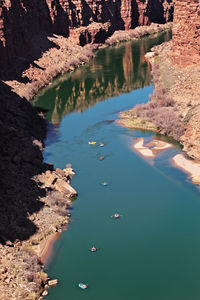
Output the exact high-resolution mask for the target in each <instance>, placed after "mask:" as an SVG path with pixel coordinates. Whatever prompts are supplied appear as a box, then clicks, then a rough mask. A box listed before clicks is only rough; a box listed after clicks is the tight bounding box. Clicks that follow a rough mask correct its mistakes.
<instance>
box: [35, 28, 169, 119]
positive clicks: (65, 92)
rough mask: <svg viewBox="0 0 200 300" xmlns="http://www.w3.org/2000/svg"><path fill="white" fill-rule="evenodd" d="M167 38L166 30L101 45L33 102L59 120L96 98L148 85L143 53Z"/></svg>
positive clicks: (98, 99) (148, 66) (148, 80)
mask: <svg viewBox="0 0 200 300" xmlns="http://www.w3.org/2000/svg"><path fill="white" fill-rule="evenodd" d="M170 38H171V34H170V32H167V33H162V34H159V35H154V36H152V37H148V38H143V39H141V40H140V41H133V42H131V43H130V42H127V43H123V44H119V45H118V46H117V47H111V48H105V49H101V50H100V51H98V53H97V55H96V57H95V58H94V59H93V60H92V61H91V62H90V64H88V65H86V66H83V67H81V68H79V69H77V70H76V71H75V72H74V73H73V74H71V75H70V74H65V75H64V76H62V77H60V78H59V79H58V80H55V81H54V82H53V85H52V88H48V89H43V90H42V91H41V92H40V93H39V95H38V96H37V98H36V99H35V101H34V105H35V106H37V107H42V108H43V109H45V110H47V111H48V112H47V113H46V117H47V120H48V121H49V122H51V123H53V124H59V123H60V121H61V119H62V117H64V116H65V115H67V114H69V113H70V112H82V111H84V110H85V109H87V108H88V107H91V106H93V105H94V104H96V103H97V102H100V101H103V100H105V99H108V98H110V97H115V96H118V95H120V94H122V93H128V92H130V91H132V90H135V89H141V88H143V87H145V86H148V85H149V84H150V83H151V66H150V64H149V63H148V62H147V61H146V60H145V57H144V54H145V53H146V52H148V51H149V50H150V49H151V48H152V47H153V46H154V45H156V44H160V43H162V42H164V41H167V40H169V39H170ZM110 69H112V72H110Z"/></svg>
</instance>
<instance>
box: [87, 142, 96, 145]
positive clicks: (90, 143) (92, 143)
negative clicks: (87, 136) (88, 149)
mask: <svg viewBox="0 0 200 300" xmlns="http://www.w3.org/2000/svg"><path fill="white" fill-rule="evenodd" d="M96 143H97V142H88V144H89V145H95V144H96Z"/></svg>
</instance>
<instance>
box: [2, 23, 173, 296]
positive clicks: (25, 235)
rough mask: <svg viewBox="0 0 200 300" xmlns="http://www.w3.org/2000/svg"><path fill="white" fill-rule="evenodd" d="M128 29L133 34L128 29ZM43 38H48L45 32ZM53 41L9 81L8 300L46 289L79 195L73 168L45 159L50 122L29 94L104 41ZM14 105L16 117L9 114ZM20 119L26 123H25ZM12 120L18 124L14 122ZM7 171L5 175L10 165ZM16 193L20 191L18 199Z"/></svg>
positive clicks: (90, 54) (5, 280) (5, 274)
mask: <svg viewBox="0 0 200 300" xmlns="http://www.w3.org/2000/svg"><path fill="white" fill-rule="evenodd" d="M167 26H171V25H167ZM145 28H146V27H145ZM145 28H141V29H137V38H139V37H140V36H144V35H148V34H150V33H156V32H157V30H158V31H159V32H160V30H161V28H163V30H166V25H159V26H158V25H155V24H153V25H152V26H150V27H148V28H147V29H149V31H148V30H147V29H145ZM152 30H153V32H152ZM139 31H140V34H139V33H138V32H139ZM121 34H122V33H121ZM124 34H126V36H127V33H124ZM131 36H132V34H131ZM131 36H130V38H131ZM38 38H39V40H40V42H41V43H42V42H43V40H42V36H40V37H38ZM49 41H50V42H52V43H54V47H52V48H51V49H50V50H49V51H46V52H44V54H43V56H42V57H41V58H40V59H39V60H37V61H34V63H32V64H31V65H30V66H29V67H28V68H27V69H25V70H24V71H23V73H22V74H20V71H19V73H18V76H16V78H17V79H15V80H5V81H4V82H3V89H2V91H3V92H2V99H5V100H6V101H5V103H3V106H2V108H3V117H4V118H3V120H2V124H3V129H5V131H3V133H2V135H4V136H5V137H8V138H6V139H5V141H3V143H2V145H4V149H7V151H6V153H5V156H6V157H4V155H2V164H1V167H2V168H3V166H4V164H3V162H4V161H8V162H9V163H8V164H7V169H8V170H6V172H7V174H6V176H4V179H5V181H6V182H4V186H5V193H7V190H9V189H8V188H7V187H8V182H10V185H15V186H14V188H13V191H12V193H10V194H9V201H12V202H13V203H12V205H11V208H9V207H6V206H5V208H4V207H2V212H3V215H4V216H3V215H2V220H3V222H2V223H4V225H5V226H2V225H1V227H2V228H1V232H2V233H1V236H0V237H1V239H2V240H3V243H4V244H2V245H0V254H1V257H3V259H2V260H1V270H0V273H1V281H0V294H1V297H2V299H4V300H7V299H16V300H18V299H27V300H33V299H37V298H38V297H39V296H40V295H41V294H42V292H43V287H44V285H45V284H46V282H47V274H45V273H44V272H43V271H42V265H41V259H43V257H44V258H45V259H46V255H47V254H48V252H49V251H48V250H49V247H51V246H52V243H53V242H54V234H55V233H56V232H57V231H62V228H63V226H66V225H67V224H68V222H69V217H68V216H66V214H67V208H68V207H69V206H70V205H71V199H70V197H71V196H73V195H74V194H76V193H75V192H74V191H73V190H71V188H70V186H69V185H68V181H70V180H71V178H70V174H67V173H66V172H67V171H69V170H67V169H66V170H56V171H54V170H53V166H51V165H47V164H44V163H43V161H42V160H43V158H42V151H43V146H44V139H45V133H46V124H45V121H44V119H43V116H42V114H41V113H40V114H39V115H38V112H37V111H36V110H35V109H34V108H32V106H31V105H30V103H29V102H27V101H26V100H25V99H27V100H31V99H32V97H33V95H35V93H37V91H38V90H39V89H40V88H41V87H42V86H44V85H46V84H48V83H49V82H50V81H51V80H52V79H53V78H54V77H55V76H57V75H58V74H60V73H62V72H65V71H69V72H73V70H74V69H75V67H77V66H79V65H81V64H82V63H86V62H88V61H89V59H91V58H92V57H93V51H94V50H96V49H97V48H98V47H99V46H101V45H92V44H91V45H86V46H84V47H81V46H79V45H77V44H76V43H75V42H73V41H72V40H71V39H67V38H64V37H62V36H53V37H51V38H49ZM119 42H120V41H119ZM55 66H56V67H55ZM17 70H18V69H16V71H17ZM19 70H21V67H19ZM10 72H12V70H11V71H10ZM13 74H14V73H13ZM4 77H6V74H4ZM8 77H11V76H8ZM11 90H12V91H11ZM18 106H19V107H18ZM25 107H26V109H25ZM8 110H9V112H10V115H9V117H10V118H8V117H7V116H6V113H5V114H4V112H7V111H8ZM16 116H17V120H16ZM33 116H34V117H35V120H34V122H33V120H32V119H33ZM20 118H21V119H22V120H23V122H24V125H23V126H22V122H21V121H20V120H21V119H20ZM11 120H13V124H11V123H10V122H11ZM15 122H16V123H15ZM1 130H2V128H1ZM11 131H12V135H11ZM16 137H17V139H16ZM11 142H12V147H11ZM19 145H20V147H19ZM2 151H3V150H2ZM2 173H3V174H4V175H5V168H3V170H2ZM16 174H17V175H16ZM41 174H42V175H41ZM21 175H23V176H21ZM13 176H14V177H15V179H14V178H13ZM20 176H21V177H20ZM16 177H17V179H16ZM4 179H3V180H4ZM18 179H19V180H18ZM18 181H19V182H18ZM26 181H28V183H27V182H26ZM29 181H30V182H29ZM22 187H23V188H22ZM33 191H34V193H33ZM5 193H4V192H2V197H3V198H4V202H5V199H6V200H7V199H8V196H7V195H5ZM33 194H34V197H33ZM14 195H17V196H16V199H15V197H14ZM2 201H3V200H2ZM19 203H20V205H19ZM5 204H6V203H5ZM23 207H24V210H22V208H23ZM8 209H10V211H9V212H8ZM5 212H6V213H5ZM5 215H6V218H7V219H6V221H4V218H5ZM16 216H17V217H16ZM52 220H53V222H52ZM8 224H11V225H12V227H10V226H11V225H9V226H8ZM13 231H14V233H15V234H13ZM39 249H40V250H41V249H42V251H41V252H40V250H39ZM19 253H20V255H19ZM13 265H15V266H16V267H13ZM5 266H6V267H5Z"/></svg>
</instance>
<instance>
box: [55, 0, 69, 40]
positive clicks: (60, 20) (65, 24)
mask: <svg viewBox="0 0 200 300" xmlns="http://www.w3.org/2000/svg"><path fill="white" fill-rule="evenodd" d="M70 5H71V6H72V7H73V4H72V2H71V1H70ZM52 9H53V11H54V13H53V16H54V22H53V25H52V26H53V28H52V29H53V32H54V33H56V34H60V35H63V36H64V37H68V36H69V16H68V14H67V12H66V11H65V10H64V8H63V7H62V6H61V4H60V1H59V0H55V1H53V2H52ZM55 11H56V13H55Z"/></svg>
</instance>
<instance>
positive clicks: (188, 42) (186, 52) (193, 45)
mask: <svg viewBox="0 0 200 300" xmlns="http://www.w3.org/2000/svg"><path fill="white" fill-rule="evenodd" d="M172 49H173V60H174V62H175V63H176V64H177V65H178V66H180V67H186V66H188V65H192V64H196V63H200V2H199V0H191V1H184V0H176V1H175V12H174V24H173V48H172Z"/></svg>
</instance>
